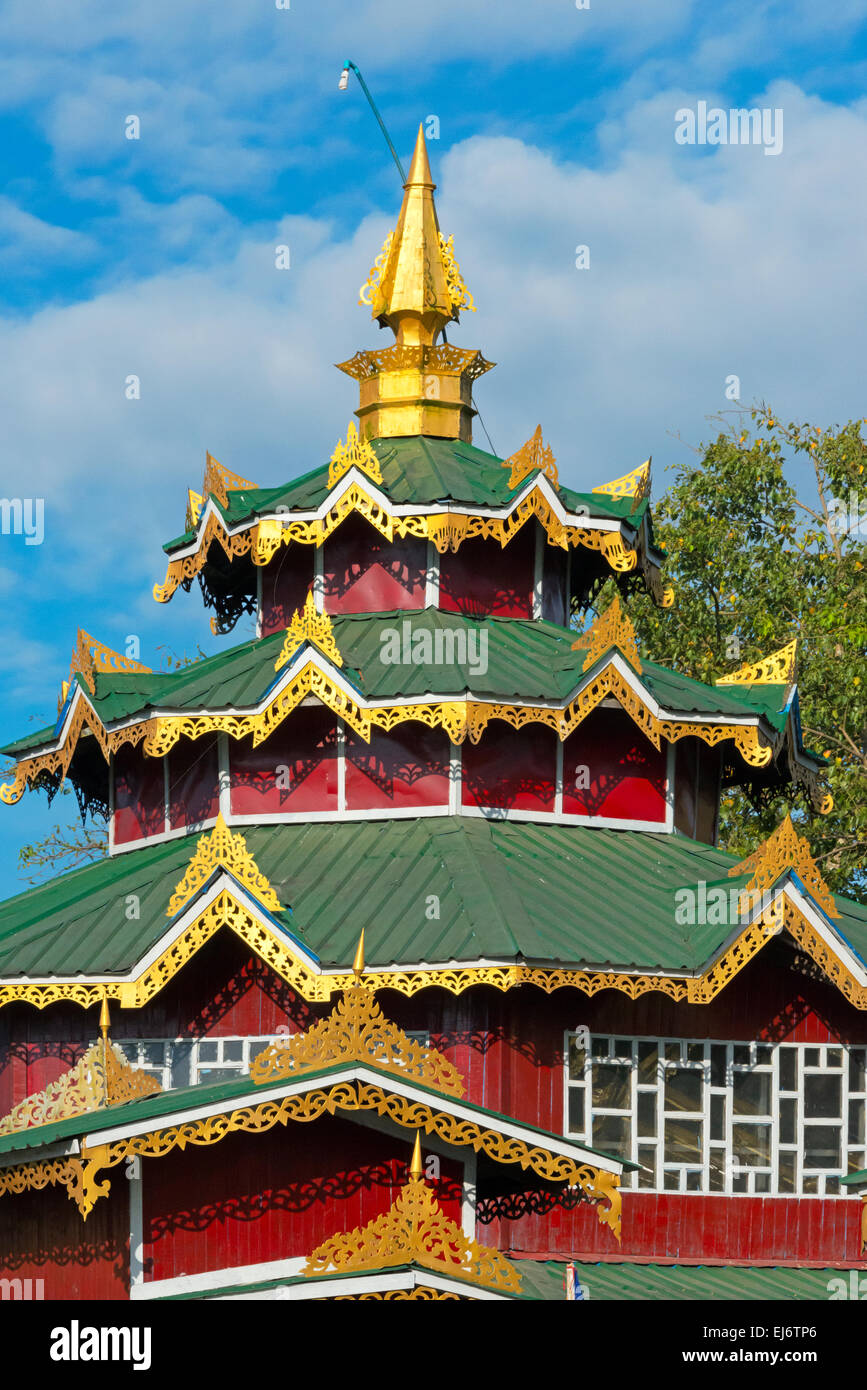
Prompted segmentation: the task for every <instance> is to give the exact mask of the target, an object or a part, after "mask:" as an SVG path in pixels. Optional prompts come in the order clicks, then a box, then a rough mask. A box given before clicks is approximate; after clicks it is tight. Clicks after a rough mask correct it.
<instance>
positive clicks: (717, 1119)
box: [710, 1096, 726, 1139]
mask: <svg viewBox="0 0 867 1390" xmlns="http://www.w3.org/2000/svg"><path fill="white" fill-rule="evenodd" d="M725 1125H726V1098H725V1096H711V1098H710V1137H711V1139H724V1138H725V1133H726V1129H725Z"/></svg>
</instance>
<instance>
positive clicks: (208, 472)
mask: <svg viewBox="0 0 867 1390" xmlns="http://www.w3.org/2000/svg"><path fill="white" fill-rule="evenodd" d="M255 486H256V484H255V483H251V482H250V479H249V478H242V477H241V475H240V473H233V472H232V470H231V469H230V468H225V467H224V466H223V464H222V463H218V462H217V460H216V459H215V458H214V457H213V455H212V454H208V453H206V454H205V476H204V478H203V480H202V498H201V506H204V505H205V503H206V502H207V500H208V498H209V497H216V499H217V501H218V502H219V503H220V504H221V506H223V507H227V506H228V505H229V493H230V492H244V491H246V489H247V488H255Z"/></svg>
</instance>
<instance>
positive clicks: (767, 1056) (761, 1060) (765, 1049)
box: [756, 1043, 773, 1067]
mask: <svg viewBox="0 0 867 1390" xmlns="http://www.w3.org/2000/svg"><path fill="white" fill-rule="evenodd" d="M772 1054H773V1048H772V1047H769V1046H768V1044H767V1043H756V1064H757V1066H760V1067H769V1066H770V1065H771V1057H772Z"/></svg>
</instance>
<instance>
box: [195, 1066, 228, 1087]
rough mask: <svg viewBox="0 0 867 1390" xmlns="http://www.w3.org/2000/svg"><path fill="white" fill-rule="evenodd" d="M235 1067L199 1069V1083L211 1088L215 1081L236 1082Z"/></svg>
mask: <svg viewBox="0 0 867 1390" xmlns="http://www.w3.org/2000/svg"><path fill="white" fill-rule="evenodd" d="M237 1079H238V1070H237V1067H199V1083H200V1084H204V1085H206V1086H213V1085H214V1084H215V1082H217V1081H237Z"/></svg>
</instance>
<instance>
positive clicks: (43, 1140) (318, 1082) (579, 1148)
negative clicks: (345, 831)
mask: <svg viewBox="0 0 867 1390" xmlns="http://www.w3.org/2000/svg"><path fill="white" fill-rule="evenodd" d="M356 1066H362V1067H363V1066H364V1063H359V1062H358V1061H357V1060H355V1059H353V1058H348V1059H347V1061H345V1062H335V1063H334V1065H333V1066H330V1067H320V1068H319V1069H318V1070H316V1071H308V1072H304V1073H303V1074H301V1075H293V1076H287V1077H285V1078H283V1081H284V1082H285V1084H286V1085H287V1086H288V1085H291V1086H292V1087H293V1089H294V1088H297V1087H298V1085H299V1083H301V1084H302V1085H303V1086H309V1087H310V1089H311V1090H315V1089H316V1088H317V1087H318V1086H322V1085H327V1083H328V1080H329V1078H330V1077H333V1076H339V1075H341V1074H342V1073H343V1072H345V1071H346V1069H347V1067H356ZM367 1070H368V1072H369V1073H370V1075H371V1076H373V1077H376V1079H377V1080H378V1081H380V1082H381V1084H382V1086H383V1088H384V1089H385V1090H388V1081H389V1077H391V1079H392V1080H397V1081H399V1082H400V1084H401V1085H403V1086H411V1087H412V1088H413V1090H415V1091H420V1092H421V1093H422V1094H423V1095H425V1096H429V1097H430V1098H431V1099H432V1100H433V1101H434V1102H436V1103H437V1104H439V1105H442V1106H445V1107H446V1108H448V1106H449V1105H450V1104H455V1105H460V1106H461V1108H462V1109H464V1110H469V1111H470V1112H471V1113H472V1115H473V1116H474V1117H475V1118H476V1119H477V1120H478V1121H479V1122H480V1123H482V1124H486V1125H488V1126H489V1127H490V1128H491V1129H494V1130H498V1131H499V1130H502V1128H503V1126H504V1125H505V1126H507V1127H510V1128H513V1129H514V1128H519V1129H523V1130H526V1131H527V1132H528V1133H529V1134H534V1135H536V1142H537V1143H538V1144H539V1146H540V1147H542V1148H544V1147H545V1146H546V1145H547V1144H550V1143H551V1141H554V1142H555V1143H556V1144H557V1146H558V1148H559V1147H561V1146H562V1145H565V1146H566V1148H567V1149H574V1150H575V1151H576V1153H582V1154H584V1153H590V1154H594V1155H595V1156H596V1157H597V1158H604V1159H607V1160H609V1161H610V1162H613V1163H617V1164H621V1165H622V1167H623V1170H624V1172H630V1171H634V1170H635V1169H637V1168H638V1167H639V1164H637V1163H633V1162H632V1160H631V1159H628V1158H615V1157H614V1156H613V1155H611V1154H608V1153H605V1151H604V1150H603V1149H597V1148H594V1147H593V1146H592V1145H590V1144H585V1143H584V1142H583V1141H582V1140H577V1139H570V1137H569V1136H568V1135H563V1134H554V1133H552V1132H551V1131H550V1130H547V1129H542V1128H540V1126H539V1125H532V1124H527V1123H526V1122H525V1121H524V1120H516V1119H515V1118H514V1117H513V1116H511V1115H504V1114H503V1113H502V1112H501V1111H499V1110H490V1109H489V1108H488V1107H487V1106H484V1105H477V1104H476V1103H475V1102H474V1101H471V1100H467V1099H466V1098H465V1097H458V1096H448V1095H444V1094H443V1092H442V1091H438V1090H436V1088H435V1087H433V1086H425V1085H424V1084H423V1083H422V1082H420V1081H416V1080H415V1078H414V1077H411V1076H409V1077H395V1075H394V1073H391V1072H389V1071H387V1070H386V1069H385V1068H380V1067H375V1066H373V1065H372V1064H370V1065H368V1068H367ZM280 1085H281V1082H280V1081H276V1082H273V1083H272V1082H269V1083H267V1084H266V1085H263V1086H257V1085H256V1084H255V1082H254V1081H252V1080H251V1078H250V1076H249V1075H245V1076H241V1077H239V1078H238V1080H237V1081H216V1082H214V1083H213V1084H212V1085H210V1086H202V1085H199V1086H179V1087H178V1088H177V1089H176V1090H170V1091H160V1092H159V1093H158V1094H157V1095H153V1096H145V1097H144V1098H143V1099H142V1100H133V1101H124V1102H121V1103H120V1104H119V1105H107V1106H104V1107H103V1108H102V1109H100V1110H91V1111H88V1112H86V1113H84V1114H80V1115H74V1116H73V1117H72V1118H70V1119H68V1120H56V1121H55V1122H54V1123H53V1124H47V1125H31V1126H30V1127H29V1128H28V1129H21V1130H16V1131H14V1132H13V1133H11V1134H3V1135H0V1154H12V1153H19V1152H20V1153H22V1154H25V1153H26V1154H30V1152H31V1150H38V1149H43V1148H46V1147H48V1146H50V1145H53V1144H58V1143H61V1142H62V1141H64V1140H67V1139H71V1138H77V1137H79V1136H83V1135H85V1134H86V1135H91V1134H101V1133H102V1131H103V1130H107V1129H114V1128H116V1127H117V1126H118V1125H140V1124H142V1123H144V1122H147V1121H151V1120H152V1121H153V1127H154V1129H158V1128H159V1127H160V1123H161V1122H162V1121H163V1120H166V1121H169V1120H170V1121H172V1123H174V1122H176V1121H178V1122H179V1121H180V1119H182V1118H183V1116H184V1115H186V1114H188V1113H189V1112H190V1111H194V1110H200V1109H202V1108H203V1107H205V1106H211V1107H212V1106H222V1105H225V1107H226V1109H227V1110H234V1109H238V1108H240V1107H241V1106H242V1105H243V1103H244V1101H247V1100H253V1101H255V1100H257V1099H258V1098H259V1097H260V1096H262V1095H263V1094H264V1093H265V1092H267V1091H271V1090H275V1089H279V1087H280ZM31 1156H32V1158H33V1159H34V1161H35V1160H36V1159H38V1157H39V1154H38V1153H33V1154H32V1155H31Z"/></svg>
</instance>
